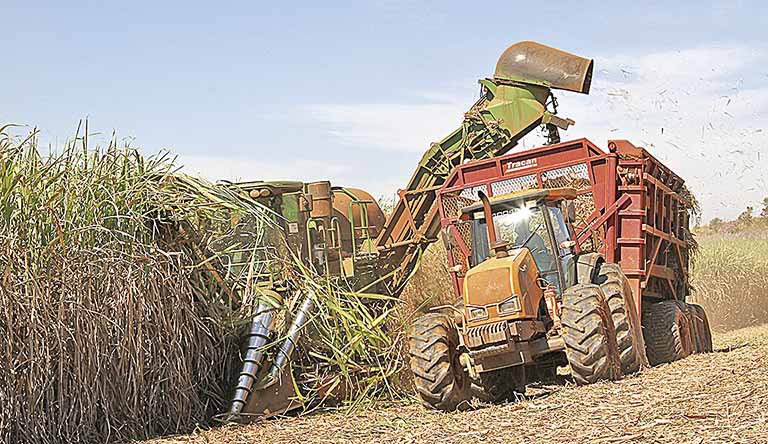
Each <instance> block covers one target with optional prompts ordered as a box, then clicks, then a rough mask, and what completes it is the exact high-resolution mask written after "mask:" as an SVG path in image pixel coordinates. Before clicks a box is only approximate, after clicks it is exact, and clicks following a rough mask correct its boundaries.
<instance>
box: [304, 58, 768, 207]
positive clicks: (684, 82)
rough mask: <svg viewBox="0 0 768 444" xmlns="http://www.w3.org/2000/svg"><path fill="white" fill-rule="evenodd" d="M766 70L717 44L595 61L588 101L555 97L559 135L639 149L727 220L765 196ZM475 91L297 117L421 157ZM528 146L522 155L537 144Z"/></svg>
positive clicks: (351, 141) (759, 61) (761, 61)
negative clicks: (561, 124) (564, 124)
mask: <svg viewBox="0 0 768 444" xmlns="http://www.w3.org/2000/svg"><path fill="white" fill-rule="evenodd" d="M766 62H768V54H766V52H764V51H762V50H758V49H753V48H746V47H721V46H718V47H700V48H692V49H685V50H681V51H661V52H653V53H647V54H640V55H636V56H627V55H618V56H608V57H597V58H596V61H595V66H596V68H597V71H596V72H595V81H594V84H593V88H592V92H591V94H590V95H589V96H581V95H574V94H570V93H562V92H561V93H558V97H559V99H560V112H561V114H562V115H564V116H567V117H571V118H573V119H575V120H576V121H577V125H576V126H575V127H574V128H572V129H571V130H569V131H568V132H567V134H564V135H563V137H564V138H576V137H583V136H586V137H588V138H590V139H592V140H593V141H594V142H595V143H597V144H598V145H600V146H604V145H605V144H606V140H608V139H628V140H630V141H632V142H633V143H635V144H636V145H640V146H645V147H646V148H648V149H649V151H651V152H652V153H653V154H654V155H655V156H656V157H658V158H659V159H661V160H662V161H663V162H665V163H666V164H667V165H668V166H669V167H670V168H672V169H673V170H675V171H677V172H679V174H680V175H681V176H682V177H683V178H685V179H686V181H687V182H688V184H689V185H690V186H691V188H692V189H693V190H694V192H695V193H696V194H697V195H698V197H699V199H700V200H701V203H702V207H703V210H704V218H705V219H708V218H711V217H715V216H718V217H734V216H735V215H736V214H738V213H739V212H740V211H742V210H743V209H744V208H745V207H746V206H747V205H749V204H754V203H756V202H758V201H761V200H762V198H763V197H764V196H765V195H768V184H766V183H765V182H764V179H763V171H766V170H768V149H766V148H767V147H768V125H766V124H765V122H766V117H768V116H767V115H768V86H764V84H765V83H766V82H765V80H766V78H765V77H764V74H763V73H759V72H758V74H755V67H759V66H765V65H766ZM758 77H759V78H758ZM473 91H476V89H475V88H474V85H472V84H471V83H470V84H468V85H467V89H466V91H454V92H447V93H446V92H436V93H433V94H431V95H429V96H425V95H422V96H421V97H420V98H422V99H425V98H426V99H427V100H430V99H431V100H432V101H433V103H426V104H377V103H372V104H371V103H368V104H352V105H349V104H344V105H341V104H325V105H323V104H319V105H308V106H306V107H304V110H306V111H309V112H310V115H311V116H312V117H313V118H314V119H315V120H316V121H317V122H318V123H320V124H321V125H322V126H323V127H324V128H325V130H326V131H327V133H328V134H329V135H330V136H331V137H333V138H335V139H336V140H337V141H339V142H340V143H342V144H346V145H350V146H354V147H356V148H369V149H371V148H373V149H382V150H391V151H409V152H423V151H424V150H425V149H426V148H427V147H428V146H429V143H430V142H433V141H437V140H440V139H441V138H443V137H445V136H446V135H447V134H448V133H449V132H450V131H452V130H453V129H455V128H456V127H457V125H458V124H459V122H460V119H461V117H462V115H463V112H464V111H466V110H467V109H468V108H469V106H470V105H471V103H472V98H473V95H472V92H473ZM436 98H439V99H436ZM527 139H528V140H527V141H526V143H525V144H524V145H523V148H530V147H531V146H533V145H532V143H539V142H540V141H541V139H540V138H536V136H533V137H529V138H527ZM408 173H409V172H408ZM405 174H407V173H406V172H403V175H404V176H405ZM360 185H361V186H365V185H366V184H360ZM403 185H404V184H403ZM401 186H402V185H401Z"/></svg>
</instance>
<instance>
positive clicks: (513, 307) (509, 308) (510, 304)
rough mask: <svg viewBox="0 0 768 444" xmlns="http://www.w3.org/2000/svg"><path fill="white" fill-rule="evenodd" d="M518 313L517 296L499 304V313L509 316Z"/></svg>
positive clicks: (518, 302) (518, 301)
mask: <svg viewBox="0 0 768 444" xmlns="http://www.w3.org/2000/svg"><path fill="white" fill-rule="evenodd" d="M518 311H520V299H519V298H518V297H517V295H515V296H512V297H511V298H509V299H507V300H506V301H504V302H502V303H501V304H499V313H503V314H509V313H517V312H518Z"/></svg>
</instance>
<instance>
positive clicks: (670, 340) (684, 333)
mask: <svg viewBox="0 0 768 444" xmlns="http://www.w3.org/2000/svg"><path fill="white" fill-rule="evenodd" d="M678 302H679V301H675V300H666V301H661V302H656V303H653V304H648V305H647V307H645V309H644V310H643V331H644V334H645V345H646V347H647V354H648V360H649V361H650V363H651V365H658V364H663V363H665V362H672V361H677V360H678V359H682V358H685V357H686V356H688V355H690V354H691V353H692V352H693V350H694V344H693V336H692V334H691V333H692V332H691V323H690V320H689V318H688V313H687V310H686V311H683V309H682V308H681V307H680V304H679V303H678Z"/></svg>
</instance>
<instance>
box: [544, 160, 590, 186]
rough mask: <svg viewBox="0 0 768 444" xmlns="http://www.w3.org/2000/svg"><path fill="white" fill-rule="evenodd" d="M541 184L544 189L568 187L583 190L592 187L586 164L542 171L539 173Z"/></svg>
mask: <svg viewBox="0 0 768 444" xmlns="http://www.w3.org/2000/svg"><path fill="white" fill-rule="evenodd" d="M541 182H542V183H543V184H544V188H562V187H570V188H575V189H576V190H584V189H587V188H589V187H591V186H592V182H590V180H589V171H587V164H586V163H578V164H576V165H569V166H566V167H562V168H557V169H555V170H549V171H544V172H543V173H541Z"/></svg>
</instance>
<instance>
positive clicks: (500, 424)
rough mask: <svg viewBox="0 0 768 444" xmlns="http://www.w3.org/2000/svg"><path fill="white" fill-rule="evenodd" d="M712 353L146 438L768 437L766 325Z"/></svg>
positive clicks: (726, 339)
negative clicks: (451, 406) (523, 391)
mask: <svg viewBox="0 0 768 444" xmlns="http://www.w3.org/2000/svg"><path fill="white" fill-rule="evenodd" d="M715 341H716V342H715V346H716V348H717V351H716V352H714V353H711V354H706V355H694V356H691V357H689V358H687V359H684V360H682V361H679V362H675V363H673V364H667V365H663V366H659V367H656V368H651V369H646V370H644V371H643V372H642V373H640V374H639V375H636V376H632V377H628V378H625V379H624V380H622V381H619V382H615V383H601V384H595V385H592V386H587V387H575V386H572V385H563V386H546V387H539V388H532V389H531V390H530V392H531V394H532V396H529V399H527V400H525V401H522V402H518V403H511V404H506V405H492V406H481V407H480V408H478V409H477V410H474V411H468V412H460V413H452V414H441V413H436V412H430V411H426V410H424V409H423V408H422V407H420V406H419V405H415V404H414V405H408V406H399V407H389V408H378V409H372V410H366V411H363V412H359V413H355V414H340V413H326V414H319V415H314V416H308V417H304V418H288V419H282V420H274V421H266V422H264V423H262V424H259V425H252V426H247V427H226V428H221V429H216V430H212V431H201V432H198V433H195V434H193V435H189V436H179V437H174V438H166V439H163V440H156V441H152V443H153V444H181V443H195V444H197V443H200V444H203V443H206V444H234V443H301V444H311V443H337V442H352V443H371V442H383V443H398V444H405V443H429V444H437V443H462V444H466V443H469V442H488V443H696V444H700V443H750V444H751V443H768V326H762V327H752V328H746V329H742V330H737V331H733V332H729V333H725V334H721V335H719V336H717V337H716V338H715Z"/></svg>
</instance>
